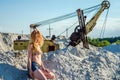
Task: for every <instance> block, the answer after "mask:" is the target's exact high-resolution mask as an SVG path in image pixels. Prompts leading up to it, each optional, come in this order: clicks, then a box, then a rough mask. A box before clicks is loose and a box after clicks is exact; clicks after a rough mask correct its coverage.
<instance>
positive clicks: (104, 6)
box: [86, 1, 110, 34]
mask: <svg viewBox="0 0 120 80" xmlns="http://www.w3.org/2000/svg"><path fill="white" fill-rule="evenodd" d="M109 7H110V3H109V2H108V1H103V2H102V4H101V8H100V9H99V11H98V12H97V13H96V14H95V16H94V17H93V18H92V19H91V20H90V21H89V22H88V23H87V24H86V34H88V33H89V32H90V31H92V29H93V28H94V27H95V25H96V22H97V20H98V18H99V17H100V15H101V14H102V12H103V11H104V10H105V9H108V8H109Z"/></svg>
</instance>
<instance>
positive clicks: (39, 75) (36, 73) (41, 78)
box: [33, 69, 47, 80]
mask: <svg viewBox="0 0 120 80" xmlns="http://www.w3.org/2000/svg"><path fill="white" fill-rule="evenodd" d="M33 73H34V77H35V78H37V79H38V80H47V78H46V77H45V75H44V74H43V72H42V71H41V70H40V69H38V70H35V71H34V72H33Z"/></svg>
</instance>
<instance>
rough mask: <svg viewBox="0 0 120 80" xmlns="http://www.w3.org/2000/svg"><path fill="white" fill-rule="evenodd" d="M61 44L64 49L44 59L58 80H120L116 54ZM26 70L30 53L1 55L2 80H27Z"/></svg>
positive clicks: (44, 56) (118, 62)
mask: <svg viewBox="0 0 120 80" xmlns="http://www.w3.org/2000/svg"><path fill="white" fill-rule="evenodd" d="M12 36H13V35H12ZM1 41H2V39H1ZM8 42H10V41H8ZM11 42H12V40H11ZM60 43H61V45H62V46H61V47H62V49H60V50H57V51H52V52H49V53H45V54H44V55H43V61H44V63H45V66H46V67H48V68H49V69H50V70H52V71H53V72H54V73H55V74H56V77H57V80H99V79H100V80H112V79H113V80H117V79H120V57H119V56H117V55H116V54H114V53H112V52H108V51H106V50H104V49H102V48H96V47H94V46H90V49H85V48H83V47H82V45H81V44H80V45H78V46H76V47H72V46H69V47H67V48H66V47H65V45H64V43H65V42H64V40H62V42H60ZM7 45H8V44H6V43H2V42H1V46H3V48H2V47H0V48H1V49H4V48H5V47H8V46H7ZM4 46H5V47H4ZM10 48H11V49H12V47H10ZM26 66H27V52H26V51H23V52H21V54H19V55H17V56H16V55H15V53H14V52H13V51H12V50H9V48H8V50H6V51H5V49H4V50H1V51H0V79H2V80H27V79H28V76H27V67H26Z"/></svg>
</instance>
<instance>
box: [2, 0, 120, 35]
mask: <svg viewBox="0 0 120 80" xmlns="http://www.w3.org/2000/svg"><path fill="white" fill-rule="evenodd" d="M102 1H103V0H0V32H7V33H8V32H9V33H18V34H22V33H23V34H30V27H29V26H30V24H33V23H36V22H40V21H44V20H47V19H51V18H55V17H58V16H62V15H65V14H69V13H72V12H75V11H76V10H77V9H86V8H89V7H92V6H95V5H97V4H100V3H101V2H102ZM109 1H110V4H111V5H110V8H109V13H108V18H107V23H106V27H105V32H104V35H103V37H117V36H120V10H119V8H120V5H119V4H120V0H109ZM106 12H107V10H106V11H104V12H103V13H102V15H101V16H100V18H99V20H98V21H97V25H96V26H95V28H94V29H93V31H91V32H90V33H89V34H88V36H90V37H100V33H101V30H102V29H101V28H102V25H103V21H104V19H105V15H106ZM91 15H94V14H93V13H92V14H91ZM87 18H88V19H89V15H88V16H87ZM76 21H78V20H77V18H71V19H67V20H64V21H59V22H56V23H53V24H50V27H51V28H52V30H51V34H52V35H56V36H58V35H59V34H61V33H62V32H64V31H65V30H66V28H68V27H70V26H71V25H73V24H74V23H75V22H76ZM48 27H49V24H48V25H45V26H42V27H38V29H39V30H40V31H41V33H42V34H43V35H44V36H48V35H49V31H48ZM74 28H75V27H72V28H71V29H70V30H69V31H68V36H70V35H71V33H72V32H73V31H74ZM63 35H66V34H65V33H64V34H63Z"/></svg>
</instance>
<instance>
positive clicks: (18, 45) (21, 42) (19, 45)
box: [13, 40, 29, 50]
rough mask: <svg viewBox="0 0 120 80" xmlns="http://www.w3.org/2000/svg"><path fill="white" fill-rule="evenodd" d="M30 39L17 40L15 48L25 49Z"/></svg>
mask: <svg viewBox="0 0 120 80" xmlns="http://www.w3.org/2000/svg"><path fill="white" fill-rule="evenodd" d="M28 43H29V40H15V41H14V46H13V48H14V50H25V49H27V46H28Z"/></svg>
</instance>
